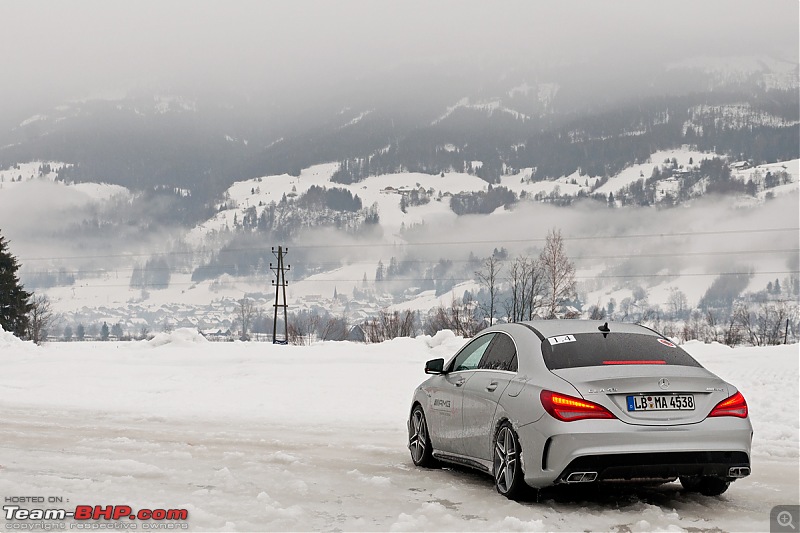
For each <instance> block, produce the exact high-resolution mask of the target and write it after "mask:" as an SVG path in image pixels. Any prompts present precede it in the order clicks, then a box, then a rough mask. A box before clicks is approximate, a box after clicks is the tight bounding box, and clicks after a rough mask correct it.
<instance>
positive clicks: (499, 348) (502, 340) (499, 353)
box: [478, 333, 517, 372]
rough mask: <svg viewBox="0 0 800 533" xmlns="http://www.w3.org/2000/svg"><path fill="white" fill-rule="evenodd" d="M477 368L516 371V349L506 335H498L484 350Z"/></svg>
mask: <svg viewBox="0 0 800 533" xmlns="http://www.w3.org/2000/svg"><path fill="white" fill-rule="evenodd" d="M478 368H482V369H486V370H508V371H510V372H516V371H517V349H516V347H515V346H514V341H512V340H511V337H509V336H508V335H503V334H502V333H498V334H497V335H495V338H494V341H493V342H492V344H491V345H490V346H489V349H488V350H486V353H485V354H484V356H483V359H481V362H480V365H479V366H478Z"/></svg>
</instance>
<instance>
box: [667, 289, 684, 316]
mask: <svg viewBox="0 0 800 533" xmlns="http://www.w3.org/2000/svg"><path fill="white" fill-rule="evenodd" d="M688 307H689V301H688V300H687V299H686V294H685V293H684V292H683V291H681V290H679V289H677V288H676V287H671V288H670V290H669V297H668V298H667V308H668V309H669V312H670V316H671V317H672V318H682V317H683V316H684V315H685V314H686V311H687V310H688Z"/></svg>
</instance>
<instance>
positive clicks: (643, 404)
mask: <svg viewBox="0 0 800 533" xmlns="http://www.w3.org/2000/svg"><path fill="white" fill-rule="evenodd" d="M693 409H694V396H693V395H691V394H636V395H631V396H628V411H691V410H693Z"/></svg>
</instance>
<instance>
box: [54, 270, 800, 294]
mask: <svg viewBox="0 0 800 533" xmlns="http://www.w3.org/2000/svg"><path fill="white" fill-rule="evenodd" d="M778 274H800V270H772V271H761V272H755V271H753V272H694V273H680V274H597V275H588V276H575V279H640V278H682V277H707V276H747V277H750V276H756V275H778ZM240 279H241V278H240ZM442 279H443V280H444V281H456V282H464V281H475V280H474V278H452V277H446V278H442ZM206 281H209V280H206ZM363 281H364V280H363V279H334V278H321V279H308V278H306V279H303V280H298V281H296V282H295V285H296V284H298V283H302V282H309V283H361V282H363ZM368 281H369V283H398V282H421V281H435V280H433V279H432V278H392V279H384V280H380V281H376V280H368ZM214 282H215V281H212V283H214ZM244 282H245V283H246V282H253V283H255V282H256V280H254V279H253V277H252V276H250V277H249V279H247V280H246V281H244ZM200 283H202V282H200V281H192V282H182V281H177V282H170V284H169V286H179V287H180V286H191V285H198V284H200ZM60 287H65V288H70V287H76V288H86V287H102V288H106V287H108V288H115V287H128V288H130V289H134V290H140V289H142V287H131V286H130V284H88V283H87V284H75V285H61V286H60ZM51 288H52V287H51ZM144 288H145V289H149V290H159V289H158V288H156V287H144ZM164 288H166V287H164Z"/></svg>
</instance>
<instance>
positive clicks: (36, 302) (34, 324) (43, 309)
mask: <svg viewBox="0 0 800 533" xmlns="http://www.w3.org/2000/svg"><path fill="white" fill-rule="evenodd" d="M54 321H55V315H54V314H53V308H52V306H51V305H50V299H49V298H48V297H47V296H45V295H44V294H37V295H35V296H34V297H33V298H32V300H31V310H30V312H28V331H27V336H28V339H30V340H32V341H33V342H35V343H36V344H42V343H43V342H44V341H46V340H47V331H48V330H49V329H50V327H51V326H52V325H53V322H54Z"/></svg>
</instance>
